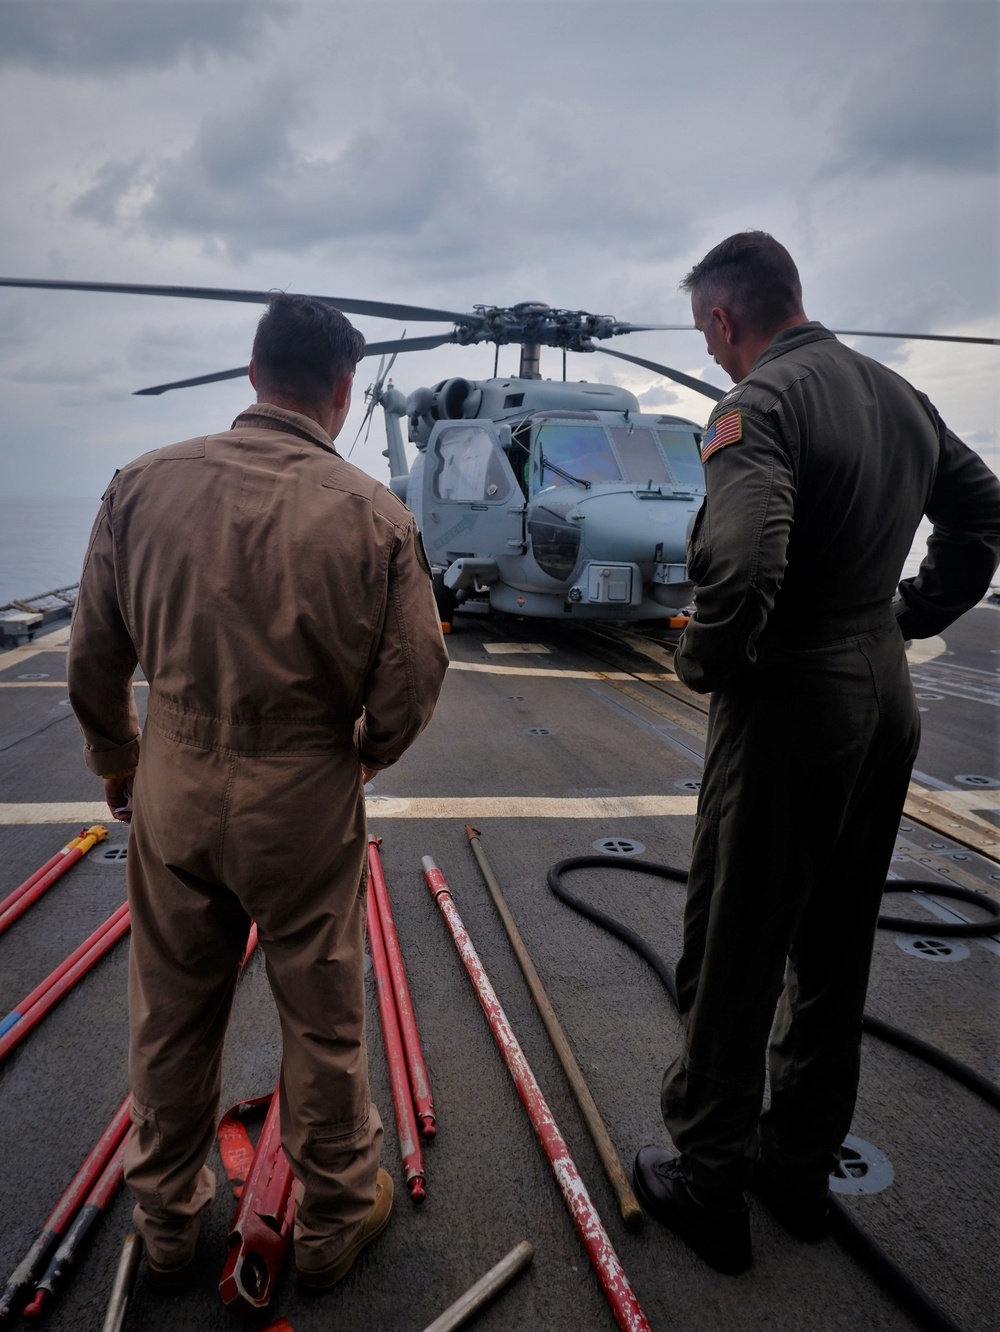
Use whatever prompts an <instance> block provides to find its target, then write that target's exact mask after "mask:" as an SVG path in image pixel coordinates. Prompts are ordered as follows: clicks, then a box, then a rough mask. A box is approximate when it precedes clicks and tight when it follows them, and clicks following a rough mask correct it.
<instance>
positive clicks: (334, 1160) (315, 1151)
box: [306, 1107, 371, 1170]
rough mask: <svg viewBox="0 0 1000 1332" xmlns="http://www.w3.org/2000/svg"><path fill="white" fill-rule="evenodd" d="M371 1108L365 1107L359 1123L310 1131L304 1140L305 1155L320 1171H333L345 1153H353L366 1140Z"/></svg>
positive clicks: (332, 1125) (335, 1125) (333, 1125)
mask: <svg viewBox="0 0 1000 1332" xmlns="http://www.w3.org/2000/svg"><path fill="white" fill-rule="evenodd" d="M370 1117H371V1108H370V1107H366V1109H365V1112H364V1114H363V1115H362V1116H361V1120H360V1123H359V1122H357V1121H355V1122H354V1123H348V1124H331V1125H330V1126H329V1127H326V1128H322V1129H316V1128H313V1129H310V1130H309V1136H308V1138H307V1140H306V1155H307V1156H308V1158H309V1160H310V1161H312V1162H313V1163H314V1164H315V1165H316V1166H318V1167H319V1168H320V1169H326V1170H334V1169H336V1168H337V1166H338V1165H339V1164H340V1162H341V1160H342V1159H343V1156H344V1153H345V1152H353V1151H354V1150H355V1149H356V1148H357V1147H358V1146H360V1145H361V1144H362V1143H363V1142H366V1141H367V1138H368V1120H369V1118H370Z"/></svg>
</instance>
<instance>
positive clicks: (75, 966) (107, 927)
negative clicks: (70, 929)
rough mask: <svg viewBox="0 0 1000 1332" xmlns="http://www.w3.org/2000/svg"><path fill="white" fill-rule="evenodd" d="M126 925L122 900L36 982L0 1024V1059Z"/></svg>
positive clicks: (85, 971) (36, 1022) (109, 948)
mask: <svg viewBox="0 0 1000 1332" xmlns="http://www.w3.org/2000/svg"><path fill="white" fill-rule="evenodd" d="M128 928H129V913H128V904H127V903H122V905H121V906H120V907H119V908H118V910H117V911H115V912H113V913H112V914H111V915H110V916H109V917H108V919H107V920H106V921H104V923H103V924H102V925H100V926H98V928H97V929H96V930H95V931H94V933H93V934H92V935H91V936H90V937H89V938H88V939H85V940H84V941H83V943H82V944H80V946H79V947H78V948H76V949H74V951H73V952H72V953H71V954H70V955H69V957H67V958H66V959H65V960H64V961H63V962H60V964H59V966H58V967H56V969H55V970H54V971H53V972H51V973H50V974H49V975H48V976H46V978H45V980H43V981H42V982H41V984H40V985H36V986H35V988H34V989H33V990H32V991H31V993H30V994H29V995H26V996H25V998H24V999H23V1000H22V1001H21V1003H20V1004H19V1005H18V1007H17V1008H15V1009H14V1010H13V1011H12V1012H10V1013H8V1014H7V1016H6V1017H5V1018H4V1019H3V1022H2V1023H0V1033H2V1034H0V1062H2V1061H3V1060H4V1059H5V1058H6V1057H7V1055H8V1054H10V1052H11V1050H13V1049H14V1048H15V1046H18V1045H20V1043H21V1042H22V1041H23V1040H24V1038H25V1037H26V1036H27V1035H28V1034H29V1033H30V1032H32V1031H34V1029H35V1027H37V1026H38V1024H39V1022H41V1020H42V1018H44V1017H45V1015H46V1014H47V1013H49V1012H50V1011H51V1010H52V1009H53V1008H55V1006H56V1004H57V1003H58V1002H59V1001H60V999H62V998H63V997H64V996H65V995H66V994H67V993H68V992H69V991H70V990H71V989H72V988H73V986H74V985H75V984H76V983H77V981H79V980H80V979H81V978H82V977H83V976H85V975H86V974H87V972H88V971H90V969H91V968H92V967H93V966H95V965H96V964H97V963H98V962H99V961H100V960H101V958H102V957H103V956H104V954H105V953H107V952H109V951H110V950H111V949H112V948H113V947H114V946H115V944H116V943H117V942H118V940H119V939H120V938H121V937H122V935H123V934H124V933H125V932H126V931H127V930H128ZM29 1001H30V1002H29Z"/></svg>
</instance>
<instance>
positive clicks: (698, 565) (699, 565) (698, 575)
mask: <svg viewBox="0 0 1000 1332" xmlns="http://www.w3.org/2000/svg"><path fill="white" fill-rule="evenodd" d="M687 556H688V577H689V578H690V579H691V581H692V582H694V583H700V582H701V580H702V578H703V577H704V575H705V574H706V573H707V572H708V565H709V560H710V558H711V549H710V545H709V526H708V503H707V501H706V502H705V503H703V504H702V506H701V508H700V509H699V510H698V512H697V514H696V515H695V519H694V525H693V526H692V528H691V535H690V536H689V537H688V542H687Z"/></svg>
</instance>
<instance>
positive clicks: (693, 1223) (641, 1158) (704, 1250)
mask: <svg viewBox="0 0 1000 1332" xmlns="http://www.w3.org/2000/svg"><path fill="white" fill-rule="evenodd" d="M632 1180H633V1182H634V1184H635V1191H636V1193H637V1194H638V1196H639V1201H640V1202H641V1203H642V1205H643V1207H645V1209H646V1211H647V1212H649V1214H650V1216H653V1217H655V1218H656V1220H657V1221H659V1222H661V1223H662V1224H663V1225H665V1226H668V1227H669V1228H670V1229H671V1230H672V1231H673V1232H674V1234H675V1235H677V1236H679V1237H680V1238H681V1239H682V1240H683V1241H684V1243H685V1244H687V1245H688V1246H689V1248H692V1249H694V1251H695V1253H696V1254H697V1255H698V1257H699V1258H703V1259H704V1260H705V1262H706V1263H708V1264H709V1265H710V1266H711V1267H714V1268H715V1270H716V1271H717V1272H725V1273H726V1275H727V1276H738V1275H739V1273H740V1272H745V1271H746V1270H747V1268H748V1267H749V1266H750V1264H751V1262H752V1261H753V1259H752V1256H751V1253H750V1213H749V1211H748V1210H747V1205H746V1201H745V1199H744V1198H743V1195H742V1193H740V1194H737V1195H735V1197H734V1199H733V1201H732V1205H722V1206H719V1205H715V1204H712V1203H710V1202H708V1201H706V1200H705V1199H704V1198H702V1197H700V1196H697V1195H696V1194H695V1192H694V1190H693V1189H692V1186H691V1185H690V1184H689V1183H688V1181H687V1179H686V1178H685V1177H684V1174H683V1172H682V1170H681V1163H680V1158H679V1157H677V1156H671V1154H670V1153H669V1152H668V1151H667V1150H666V1148H665V1147H643V1148H642V1150H641V1151H640V1152H639V1154H638V1156H637V1157H636V1158H635V1165H634V1166H633V1167H632Z"/></svg>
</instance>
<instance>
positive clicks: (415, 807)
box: [0, 795, 698, 826]
mask: <svg viewBox="0 0 1000 1332" xmlns="http://www.w3.org/2000/svg"><path fill="white" fill-rule="evenodd" d="M697 802H698V797H697V796H660V795H638V796H636V795H633V796H590V797H579V798H571V797H560V796H552V797H549V796H470V797H468V798H463V797H461V796H441V797H437V796H414V797H412V798H411V797H408V796H378V795H376V796H369V797H368V798H367V799H366V801H365V807H366V809H367V811H368V817H369V818H370V819H456V820H460V821H463V822H464V821H466V820H469V819H644V818H662V817H664V816H670V815H673V816H678V815H679V816H684V815H687V816H690V817H692V818H693V817H694V812H695V806H696V804H697ZM107 818H108V807H107V805H105V804H104V803H103V801H99V800H94V801H86V800H76V801H74V800H65V801H58V802H53V803H51V804H36V805H2V804H0V825H6V826H11V825H14V824H28V823H95V822H100V820H101V819H107Z"/></svg>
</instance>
